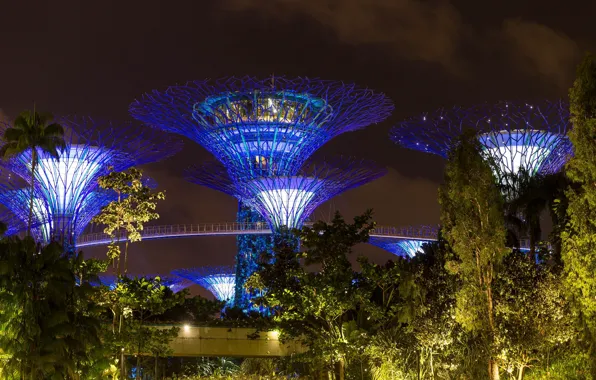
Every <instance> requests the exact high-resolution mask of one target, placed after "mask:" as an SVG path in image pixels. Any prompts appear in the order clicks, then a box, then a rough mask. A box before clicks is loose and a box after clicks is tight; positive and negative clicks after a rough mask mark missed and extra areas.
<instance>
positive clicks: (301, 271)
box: [246, 211, 374, 380]
mask: <svg viewBox="0 0 596 380" xmlns="http://www.w3.org/2000/svg"><path fill="white" fill-rule="evenodd" d="M373 227H374V223H373V222H372V221H371V212H370V211H368V212H367V213H365V214H364V215H362V216H357V217H355V218H354V223H352V224H349V223H346V222H345V221H344V220H343V218H342V217H341V216H340V215H339V214H336V215H335V218H334V219H333V221H332V222H331V223H329V224H327V223H325V222H321V221H319V222H316V223H315V224H314V225H313V226H312V227H305V228H304V229H303V230H302V231H299V232H298V231H295V233H296V234H298V236H299V237H300V238H301V239H302V250H303V251H302V253H300V254H298V253H297V250H296V245H295V244H294V242H295V241H296V239H292V238H287V237H282V238H281V239H279V238H278V239H275V240H276V241H275V242H274V254H273V256H270V255H266V256H265V259H264V260H263V261H264V262H263V264H262V268H263V269H262V270H261V271H259V272H258V273H257V274H256V275H253V276H252V277H251V278H250V279H249V281H248V282H247V284H246V286H249V287H253V288H255V289H260V290H262V291H263V292H264V295H263V296H262V297H261V298H260V300H259V301H258V302H262V304H263V305H264V306H265V307H267V308H269V309H270V310H271V312H272V314H273V319H274V321H276V322H278V323H279V326H280V329H281V335H280V336H281V337H282V338H299V339H301V340H302V341H303V343H304V344H306V345H307V346H308V347H309V350H308V352H307V353H306V354H305V357H303V359H304V360H307V361H310V363H311V364H312V365H313V366H314V367H317V368H320V369H331V368H333V369H334V371H335V374H336V379H338V380H343V379H344V378H345V364H346V358H347V357H348V356H349V355H350V351H351V350H352V349H353V346H352V345H351V344H350V336H351V334H350V331H353V330H354V318H355V316H354V310H356V308H357V305H358V304H359V303H361V302H362V300H363V299H365V298H368V296H367V295H365V294H362V291H361V288H360V287H359V286H358V284H357V283H356V282H355V281H354V272H353V270H352V266H351V263H350V261H349V260H348V255H349V254H350V253H351V252H352V248H353V246H354V245H356V244H358V243H363V242H366V241H367V240H368V234H369V231H370V230H371V229H372V228H373ZM298 257H301V258H303V259H304V262H305V264H306V265H308V266H316V267H317V269H319V268H320V269H319V270H318V271H317V272H309V271H307V270H306V269H305V268H304V267H302V266H301V265H300V262H299V261H298ZM265 290H266V292H265ZM326 364H329V365H326Z"/></svg>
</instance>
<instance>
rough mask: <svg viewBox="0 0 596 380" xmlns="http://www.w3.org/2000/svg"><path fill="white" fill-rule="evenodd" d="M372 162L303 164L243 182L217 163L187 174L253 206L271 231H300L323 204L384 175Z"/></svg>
mask: <svg viewBox="0 0 596 380" xmlns="http://www.w3.org/2000/svg"><path fill="white" fill-rule="evenodd" d="M386 172H387V170H386V169H385V168H382V167H380V166H377V165H376V164H374V163H373V162H370V161H365V160H354V159H350V158H344V157H339V158H336V159H334V160H332V161H328V162H325V163H322V164H310V165H306V167H305V168H303V169H302V170H301V171H300V172H299V173H297V175H294V176H267V177H265V176H263V177H259V178H255V179H251V180H248V181H245V182H236V181H233V180H231V179H230V178H229V176H228V175H227V174H226V172H225V170H223V168H222V167H221V165H219V164H217V163H211V164H206V165H203V166H201V167H194V168H193V169H191V170H189V171H188V172H187V179H188V180H190V181H191V182H194V183H197V184H200V185H204V186H208V187H211V188H214V189H216V190H219V191H222V192H225V193H227V194H231V195H233V196H235V197H237V198H238V199H239V200H241V201H242V202H243V203H244V204H247V205H250V206H252V207H253V208H254V209H255V210H257V211H258V212H259V213H260V214H261V215H262V216H263V218H265V219H266V220H267V221H268V223H269V225H270V226H271V229H272V230H274V231H275V230H279V229H280V227H282V226H285V227H288V228H300V227H301V226H302V224H303V223H304V220H305V219H306V218H307V217H308V216H309V215H310V214H311V213H312V212H313V211H314V210H315V208H317V207H318V206H319V205H321V204H322V203H323V202H325V201H327V200H328V199H331V198H333V197H334V196H336V195H338V194H340V193H342V192H344V191H346V190H349V189H352V188H355V187H358V186H361V185H364V184H366V183H368V182H370V181H372V180H374V179H376V178H379V177H381V176H383V175H385V174H386Z"/></svg>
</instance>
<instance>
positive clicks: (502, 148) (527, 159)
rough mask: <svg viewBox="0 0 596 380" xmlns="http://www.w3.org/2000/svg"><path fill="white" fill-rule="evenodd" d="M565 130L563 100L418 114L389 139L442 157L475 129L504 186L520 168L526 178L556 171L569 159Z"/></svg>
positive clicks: (502, 104) (397, 128)
mask: <svg viewBox="0 0 596 380" xmlns="http://www.w3.org/2000/svg"><path fill="white" fill-rule="evenodd" d="M568 128H570V121H569V109H568V105H567V104H566V103H564V102H562V101H556V102H543V103H541V104H527V103H517V104H516V103H511V102H500V103H497V104H495V105H481V106H476V107H471V108H461V107H455V108H452V109H440V110H438V111H436V112H434V113H429V114H423V115H421V116H419V117H417V118H414V119H410V120H406V121H404V122H402V123H400V124H398V125H397V126H396V127H394V128H393V129H392V130H391V134H390V135H391V139H392V140H393V141H394V142H396V143H397V144H398V145H400V146H403V147H405V148H409V149H415V150H419V151H422V152H428V153H433V154H437V155H439V156H441V157H443V158H446V157H447V154H448V152H449V150H450V149H451V147H452V146H453V144H454V143H455V141H456V140H457V138H458V137H459V136H460V135H461V134H462V132H463V131H465V130H466V129H471V130H474V131H476V133H477V135H478V140H479V141H480V143H481V145H482V147H483V151H484V153H485V154H486V155H487V156H488V157H491V158H492V159H493V160H494V162H495V163H496V167H495V169H494V170H495V175H496V177H497V178H498V180H499V181H500V182H501V183H502V184H506V183H509V182H510V179H509V177H510V176H511V175H515V174H517V173H518V172H519V171H520V168H522V167H523V168H524V169H525V170H526V171H527V172H528V173H530V174H531V175H534V174H536V173H541V174H552V173H556V172H558V171H559V170H560V169H561V168H562V167H563V165H565V163H566V162H567V160H568V159H569V157H570V156H571V154H572V145H571V142H570V141H569V140H568V139H567V136H566V134H567V130H568ZM509 184H510V185H513V184H512V183H509Z"/></svg>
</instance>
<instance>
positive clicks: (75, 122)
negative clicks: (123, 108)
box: [0, 117, 182, 245]
mask: <svg viewBox="0 0 596 380" xmlns="http://www.w3.org/2000/svg"><path fill="white" fill-rule="evenodd" d="M57 122H59V123H60V124H62V125H63V126H64V128H65V136H64V138H65V142H66V148H65V149H64V150H63V151H61V152H60V153H59V158H58V159H55V158H53V157H51V156H49V155H47V154H45V153H43V152H42V151H38V157H39V158H38V160H39V161H38V165H37V169H36V172H35V178H34V183H35V189H34V207H33V209H34V210H33V211H34V213H33V214H34V219H35V221H34V224H35V225H37V226H38V228H37V231H36V236H37V237H38V238H39V239H41V240H43V241H48V240H50V239H52V238H60V239H61V240H63V241H64V242H65V243H67V244H69V245H73V244H75V241H76V238H77V237H78V235H79V234H80V233H81V232H82V230H83V229H84V228H85V226H86V225H87V224H88V223H89V221H90V220H91V218H92V217H93V216H94V215H96V214H97V213H98V212H99V211H100V210H101V208H102V207H103V206H104V205H106V204H107V203H109V202H110V201H111V200H112V199H114V198H113V197H114V195H113V194H111V193H109V192H107V191H103V190H101V189H99V188H98V184H97V180H98V178H99V177H100V176H102V175H105V174H107V173H108V172H109V171H110V170H114V171H122V170H126V169H128V168H130V167H132V166H136V165H141V164H145V163H149V162H153V161H157V160H160V159H162V158H165V157H168V156H171V155H173V154H175V153H176V152H177V151H178V150H180V149H181V147H182V144H181V141H180V140H178V139H176V138H173V137H171V136H169V135H167V134H164V133H160V132H159V131H156V130H154V129H152V128H146V127H142V126H138V125H136V124H133V123H128V122H123V123H110V122H103V121H97V120H94V119H92V118H80V117H72V118H61V119H57ZM8 127H9V125H7V124H3V125H2V127H1V128H0V133H2V132H3V131H4V130H5V129H6V128H8ZM2 165H3V166H4V167H6V168H8V169H10V170H11V171H12V172H14V173H15V174H17V175H18V176H19V177H21V179H23V180H24V181H25V183H30V182H31V152H30V151H25V152H24V153H22V154H19V155H17V156H14V157H13V158H11V159H9V160H5V161H2ZM3 190H5V189H3ZM16 191H17V193H16V194H14V196H15V198H16V199H21V198H23V197H26V198H27V199H29V198H28V197H30V195H31V192H30V191H31V190H30V189H29V188H26V187H23V188H21V189H18V190H16ZM11 195H13V194H11V193H7V192H3V194H1V195H0V203H2V204H3V205H4V206H5V207H7V208H8V209H10V210H11V211H13V213H14V214H15V215H16V216H18V217H19V218H20V219H21V220H23V222H24V223H26V222H27V217H26V216H27V215H28V207H29V201H26V202H24V204H23V202H21V201H17V202H15V201H14V199H11ZM25 210H26V212H25ZM39 226H41V227H39Z"/></svg>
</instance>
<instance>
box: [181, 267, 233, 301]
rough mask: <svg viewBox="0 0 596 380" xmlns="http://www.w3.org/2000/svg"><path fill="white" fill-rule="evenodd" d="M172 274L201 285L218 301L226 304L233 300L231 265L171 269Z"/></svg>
mask: <svg viewBox="0 0 596 380" xmlns="http://www.w3.org/2000/svg"><path fill="white" fill-rule="evenodd" d="M172 274H173V275H175V276H179V277H182V278H185V279H187V280H190V281H192V282H194V283H195V284H199V285H201V286H202V287H203V288H205V289H207V290H209V291H210V292H211V293H212V294H213V296H214V297H215V298H216V299H218V300H219V301H225V302H226V304H227V305H231V304H233V302H234V292H235V285H236V276H235V269H234V267H231V266H217V267H210V266H206V267H198V268H185V269H177V270H174V271H172Z"/></svg>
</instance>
